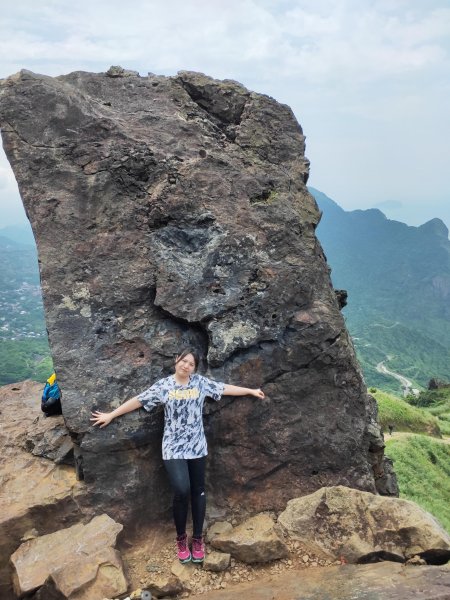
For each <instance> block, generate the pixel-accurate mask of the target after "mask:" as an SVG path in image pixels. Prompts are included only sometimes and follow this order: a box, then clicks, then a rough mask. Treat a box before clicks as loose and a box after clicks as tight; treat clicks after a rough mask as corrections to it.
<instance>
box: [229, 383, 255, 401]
mask: <svg viewBox="0 0 450 600" xmlns="http://www.w3.org/2000/svg"><path fill="white" fill-rule="evenodd" d="M223 395H224V396H255V398H261V399H262V398H264V397H265V395H264V392H263V391H262V390H260V389H259V388H258V389H252V388H244V387H240V386H238V385H229V384H228V383H226V384H225V387H224V388H223Z"/></svg>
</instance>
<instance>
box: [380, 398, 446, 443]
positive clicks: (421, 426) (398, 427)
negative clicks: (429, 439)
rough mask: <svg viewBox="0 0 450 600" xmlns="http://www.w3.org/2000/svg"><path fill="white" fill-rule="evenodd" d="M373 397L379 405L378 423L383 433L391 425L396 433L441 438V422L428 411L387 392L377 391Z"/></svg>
mask: <svg viewBox="0 0 450 600" xmlns="http://www.w3.org/2000/svg"><path fill="white" fill-rule="evenodd" d="M372 395H373V396H374V398H375V399H376V401H377V404H378V422H379V424H380V426H381V428H382V429H383V431H387V430H388V426H389V425H393V426H394V431H409V432H412V433H427V434H429V435H436V436H439V435H440V434H441V430H440V427H439V420H438V418H437V417H435V416H434V415H432V414H430V413H429V412H428V411H426V410H424V409H421V408H417V407H415V406H411V405H410V404H408V402H405V401H404V400H402V399H401V398H397V397H396V396H394V395H392V394H388V393H387V392H381V391H379V390H377V391H376V392H373V393H372Z"/></svg>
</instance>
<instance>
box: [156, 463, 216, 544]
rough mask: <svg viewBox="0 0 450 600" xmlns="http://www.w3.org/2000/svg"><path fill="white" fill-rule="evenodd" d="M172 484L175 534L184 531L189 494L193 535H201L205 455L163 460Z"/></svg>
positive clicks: (203, 512)
mask: <svg viewBox="0 0 450 600" xmlns="http://www.w3.org/2000/svg"><path fill="white" fill-rule="evenodd" d="M164 466H165V467H166V470H167V473H168V474H169V479H170V484H171V486H172V489H173V492H174V497H173V518H174V521H175V527H176V530H177V535H184V534H185V533H186V521H187V514H188V506H189V495H190V496H191V507H192V524H193V529H194V531H193V535H194V537H201V536H202V533H203V522H204V520H205V510H206V495H205V466H206V456H202V457H201V458H192V459H184V458H172V459H170V460H165V461H164Z"/></svg>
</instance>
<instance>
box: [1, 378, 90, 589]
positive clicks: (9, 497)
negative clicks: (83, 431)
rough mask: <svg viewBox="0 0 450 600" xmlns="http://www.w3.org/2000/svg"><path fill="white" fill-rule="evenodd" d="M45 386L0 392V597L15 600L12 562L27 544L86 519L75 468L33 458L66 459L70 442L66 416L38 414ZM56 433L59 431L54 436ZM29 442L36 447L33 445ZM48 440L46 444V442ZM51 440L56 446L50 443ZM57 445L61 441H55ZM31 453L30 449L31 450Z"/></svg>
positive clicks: (11, 387)
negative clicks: (34, 453)
mask: <svg viewBox="0 0 450 600" xmlns="http://www.w3.org/2000/svg"><path fill="white" fill-rule="evenodd" d="M42 387H43V386H42V384H37V383H35V382H32V381H26V382H23V383H19V384H12V385H8V386H4V387H2V388H0V410H1V419H2V426H1V429H0V481H1V487H0V598H2V600H9V598H11V597H13V596H12V591H11V584H10V581H11V578H10V569H9V566H8V561H9V557H10V555H11V554H12V553H13V552H14V551H15V550H16V549H17V548H18V547H19V546H20V544H21V542H22V541H24V540H25V539H29V538H34V537H36V536H39V535H43V534H46V533H52V532H54V531H56V530H58V529H60V528H62V527H67V526H68V525H71V524H72V523H74V522H76V521H78V520H80V518H82V517H83V512H82V511H81V509H80V504H82V498H83V495H84V492H85V487H84V485H83V484H82V483H79V482H77V480H76V476H75V469H74V468H73V467H71V466H69V465H66V464H55V463H54V462H53V461H51V460H47V459H45V458H42V457H37V456H32V455H31V454H30V453H29V450H31V449H35V448H36V447H37V446H38V447H39V448H41V450H42V451H44V449H45V452H44V453H45V454H46V453H50V454H54V456H55V458H56V457H58V456H63V455H64V452H63V451H62V450H61V448H62V447H63V446H64V445H66V446H67V443H68V442H67V439H66V441H65V442H63V444H62V445H61V444H60V443H59V442H61V438H68V435H67V431H66V433H65V434H64V435H61V431H62V428H63V427H64V423H63V419H62V417H49V418H48V419H44V418H43V416H42V413H41V411H40V398H41V393H42ZM53 428H54V429H55V430H56V431H58V432H59V433H56V434H55V435H53V434H52V430H53ZM30 440H33V442H32V443H31V444H30ZM45 440H46V441H45ZM52 440H53V442H52ZM55 440H59V442H55ZM27 448H28V450H27Z"/></svg>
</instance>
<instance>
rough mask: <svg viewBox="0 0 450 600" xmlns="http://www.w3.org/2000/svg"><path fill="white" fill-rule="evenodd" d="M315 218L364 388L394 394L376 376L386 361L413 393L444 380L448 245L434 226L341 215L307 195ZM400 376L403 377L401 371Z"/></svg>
mask: <svg viewBox="0 0 450 600" xmlns="http://www.w3.org/2000/svg"><path fill="white" fill-rule="evenodd" d="M310 191H311V193H313V195H314V196H315V198H316V200H317V203H318V205H319V207H320V209H321V211H322V212H323V215H322V220H321V222H320V224H319V226H318V228H317V235H318V237H319V239H320V241H321V243H322V246H323V248H324V251H325V253H326V255H327V258H328V262H329V264H330V266H331V268H332V280H333V283H334V285H335V287H336V288H343V289H346V290H347V291H348V295H349V297H348V305H347V307H346V308H345V309H344V314H345V316H346V320H347V325H348V328H349V331H350V333H351V334H352V336H353V338H354V340H355V346H356V350H357V352H358V356H359V358H360V361H361V363H362V366H363V369H364V372H365V374H366V379H367V381H368V384H369V385H378V386H379V387H385V388H387V389H389V388H390V389H392V390H396V391H399V390H400V387H399V384H398V383H396V382H395V380H393V379H392V378H389V377H387V376H385V375H381V374H379V373H377V371H376V365H377V364H378V363H379V362H380V361H382V360H386V361H388V363H387V364H388V365H389V368H390V369H391V370H393V371H396V370H399V372H401V373H402V374H405V375H407V376H408V377H409V378H410V379H412V380H413V382H415V384H416V385H418V386H425V385H426V384H427V382H428V380H429V379H430V378H431V377H439V378H442V379H450V241H449V240H448V229H447V228H446V226H445V225H444V223H443V222H442V221H440V220H439V219H433V220H431V221H429V222H428V223H425V224H424V225H422V226H420V227H411V226H408V225H405V224H404V223H400V222H398V221H392V220H389V219H387V218H386V217H385V216H384V214H383V213H382V212H381V211H379V210H378V209H370V210H355V211H350V212H348V211H345V210H343V209H342V208H341V207H339V206H338V205H337V204H336V202H334V201H333V200H331V199H330V198H328V197H327V196H326V195H325V194H323V193H321V192H319V191H318V190H315V189H314V188H310ZM405 370H406V372H405V373H404V371H405Z"/></svg>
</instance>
